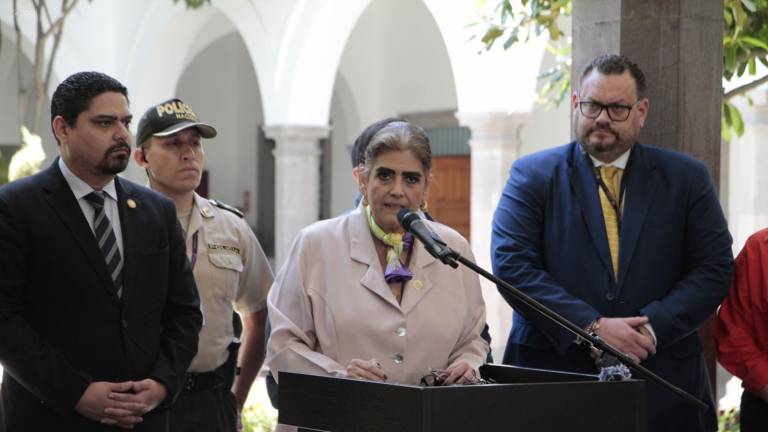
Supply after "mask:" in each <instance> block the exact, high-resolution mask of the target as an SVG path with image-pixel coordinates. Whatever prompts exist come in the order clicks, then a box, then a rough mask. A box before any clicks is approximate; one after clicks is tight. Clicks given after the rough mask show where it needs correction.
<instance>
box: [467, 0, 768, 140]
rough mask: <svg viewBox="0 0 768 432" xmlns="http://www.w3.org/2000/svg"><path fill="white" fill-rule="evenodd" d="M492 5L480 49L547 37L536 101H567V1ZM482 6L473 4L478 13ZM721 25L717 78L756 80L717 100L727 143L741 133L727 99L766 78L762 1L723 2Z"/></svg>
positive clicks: (766, 7) (767, 9)
mask: <svg viewBox="0 0 768 432" xmlns="http://www.w3.org/2000/svg"><path fill="white" fill-rule="evenodd" d="M496 1H497V3H496V7H495V8H493V9H492V12H491V13H490V14H488V15H487V16H482V20H483V24H484V26H485V29H484V30H483V31H482V33H483V36H482V38H481V42H482V44H483V46H484V48H485V49H486V50H490V49H491V48H493V46H494V44H495V43H496V41H498V40H503V41H504V43H503V47H504V49H509V48H510V47H512V46H514V44H516V43H525V42H528V41H529V40H530V38H531V36H532V35H537V36H538V35H541V34H544V33H547V34H548V36H549V46H548V48H547V49H548V50H549V52H550V53H551V54H552V55H553V56H554V57H555V60H556V62H557V64H556V66H554V67H552V68H550V69H548V70H546V71H544V73H542V74H541V75H540V76H539V79H541V80H543V81H544V84H543V85H542V88H541V90H540V92H539V95H540V99H541V101H542V102H544V103H546V104H548V105H549V106H556V105H559V104H560V103H562V101H563V100H567V96H568V94H569V90H570V84H571V63H570V52H571V51H570V41H567V40H565V39H566V38H563V36H564V35H563V32H562V30H561V29H560V27H559V26H558V24H557V20H558V18H559V17H562V16H570V15H571V12H572V8H573V6H572V3H571V0H496ZM485 3H486V2H485V1H484V0H480V1H479V6H480V8H481V10H482V8H483V7H484V5H485ZM723 21H724V34H723V77H724V78H725V79H726V80H730V79H731V78H739V77H742V76H744V75H745V74H746V75H748V76H754V77H756V79H755V80H753V81H751V82H750V83H748V84H745V85H741V86H739V87H737V88H735V89H733V90H731V91H729V92H727V93H725V94H724V95H723V110H722V113H723V114H722V126H723V128H722V131H723V138H725V139H730V137H731V136H732V134H733V133H735V134H736V135H737V136H741V135H742V134H743V133H744V121H743V119H742V117H741V113H740V112H739V110H738V108H736V107H735V106H734V105H733V104H732V103H731V102H730V100H731V99H732V98H733V97H735V96H739V95H743V94H744V93H745V92H747V91H749V90H750V89H752V88H755V87H757V86H758V85H760V84H761V83H763V82H768V73H766V72H764V71H758V68H757V63H758V62H760V63H762V64H763V66H765V67H766V68H768V0H723ZM473 25H476V24H473Z"/></svg>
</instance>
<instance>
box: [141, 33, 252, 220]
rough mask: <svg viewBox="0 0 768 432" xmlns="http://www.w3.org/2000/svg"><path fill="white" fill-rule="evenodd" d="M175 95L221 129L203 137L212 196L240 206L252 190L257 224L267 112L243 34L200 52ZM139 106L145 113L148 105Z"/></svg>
mask: <svg viewBox="0 0 768 432" xmlns="http://www.w3.org/2000/svg"><path fill="white" fill-rule="evenodd" d="M176 96H178V97H180V98H181V99H182V100H184V101H185V102H187V103H188V104H190V105H191V106H192V109H193V110H194V111H195V113H197V115H198V117H199V118H200V120H201V121H203V122H207V123H210V124H211V125H213V126H214V127H215V128H216V129H217V131H218V136H216V137H215V138H213V139H210V140H205V142H204V146H205V158H206V161H205V165H206V168H207V169H208V172H209V192H210V196H211V198H215V199H218V200H221V201H223V202H225V203H228V204H230V205H234V206H241V205H242V204H243V193H244V192H246V191H247V192H249V193H250V195H251V203H250V208H248V209H245V210H246V218H247V220H248V222H249V223H250V224H251V225H252V226H255V225H256V224H257V222H258V221H257V220H256V211H255V204H256V203H257V200H258V197H257V191H256V178H257V175H258V172H257V165H256V162H257V156H256V143H257V128H258V126H259V125H260V124H262V122H263V115H262V109H261V100H260V98H259V91H258V84H257V81H256V75H255V72H254V70H253V66H252V63H251V61H250V58H249V56H248V52H247V50H246V49H245V45H244V43H243V41H242V39H241V38H240V35H239V34H237V33H229V34H228V35H226V36H223V37H221V38H220V39H218V40H216V41H214V42H213V43H211V44H210V45H209V46H208V47H207V48H205V49H204V50H202V51H200V52H199V53H198V54H197V56H195V57H194V59H192V60H191V61H190V62H189V65H188V67H187V68H186V69H185V71H184V73H183V74H182V76H181V78H180V79H179V84H178V88H177V90H176ZM157 102H160V100H158V101H157ZM136 108H137V109H136V111H137V112H141V113H143V110H144V109H146V108H141V109H138V107H136ZM139 115H140V114H139Z"/></svg>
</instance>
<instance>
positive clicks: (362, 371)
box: [347, 359, 387, 381]
mask: <svg viewBox="0 0 768 432" xmlns="http://www.w3.org/2000/svg"><path fill="white" fill-rule="evenodd" d="M347 376H349V377H350V378H358V379H367V380H370V381H386V380H387V374H386V373H384V369H382V368H381V363H379V362H378V361H376V359H370V360H360V359H352V360H350V361H349V364H348V365H347Z"/></svg>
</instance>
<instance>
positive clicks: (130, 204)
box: [125, 198, 136, 209]
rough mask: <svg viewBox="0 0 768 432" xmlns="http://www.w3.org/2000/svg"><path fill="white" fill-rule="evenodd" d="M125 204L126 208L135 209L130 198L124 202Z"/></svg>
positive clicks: (134, 203)
mask: <svg viewBox="0 0 768 432" xmlns="http://www.w3.org/2000/svg"><path fill="white" fill-rule="evenodd" d="M125 203H126V204H128V208H132V209H135V208H136V201H134V200H133V199H131V198H128V201H126V202H125Z"/></svg>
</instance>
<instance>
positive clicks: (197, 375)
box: [181, 344, 237, 392]
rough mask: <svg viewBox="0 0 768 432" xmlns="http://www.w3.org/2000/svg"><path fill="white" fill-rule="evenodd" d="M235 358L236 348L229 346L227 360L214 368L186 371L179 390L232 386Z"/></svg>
mask: <svg viewBox="0 0 768 432" xmlns="http://www.w3.org/2000/svg"><path fill="white" fill-rule="evenodd" d="M233 345H234V344H233ZM235 359H237V350H236V349H235V350H232V349H231V347H230V351H229V357H228V358H227V361H225V362H224V363H223V364H222V365H221V366H219V367H217V368H216V369H214V370H212V371H210V372H187V373H186V374H184V385H182V386H181V391H182V392H193V391H204V390H215V389H219V388H230V387H232V383H233V382H234V379H235Z"/></svg>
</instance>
